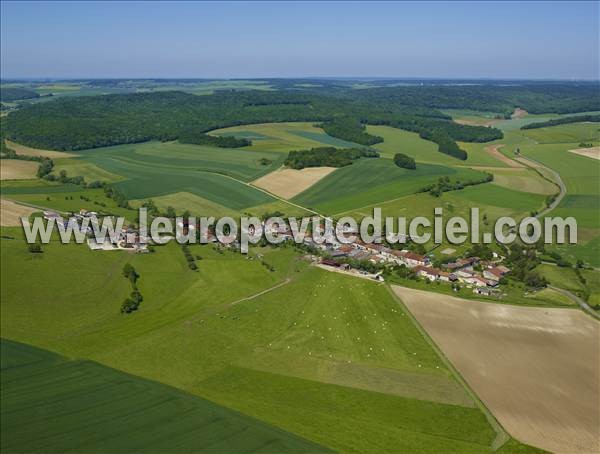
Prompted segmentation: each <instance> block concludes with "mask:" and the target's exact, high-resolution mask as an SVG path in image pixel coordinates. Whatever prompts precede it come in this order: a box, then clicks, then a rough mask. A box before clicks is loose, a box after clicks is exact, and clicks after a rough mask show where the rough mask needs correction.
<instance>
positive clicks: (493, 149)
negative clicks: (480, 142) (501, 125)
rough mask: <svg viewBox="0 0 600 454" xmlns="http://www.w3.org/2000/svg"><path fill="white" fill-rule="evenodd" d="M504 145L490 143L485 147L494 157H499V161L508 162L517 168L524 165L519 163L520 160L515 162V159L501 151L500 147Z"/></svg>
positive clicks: (510, 165)
mask: <svg viewBox="0 0 600 454" xmlns="http://www.w3.org/2000/svg"><path fill="white" fill-rule="evenodd" d="M503 146H504V145H503V144H498V145H488V146H487V147H485V151H486V152H487V153H488V154H489V155H491V156H493V157H494V158H496V159H498V160H499V161H502V162H503V163H504V164H506V165H507V166H509V167H515V168H519V167H523V165H522V164H519V163H518V162H515V161H514V160H513V159H510V158H508V157H506V156H504V155H503V154H502V153H500V151H499V150H498V149H499V148H500V147H503Z"/></svg>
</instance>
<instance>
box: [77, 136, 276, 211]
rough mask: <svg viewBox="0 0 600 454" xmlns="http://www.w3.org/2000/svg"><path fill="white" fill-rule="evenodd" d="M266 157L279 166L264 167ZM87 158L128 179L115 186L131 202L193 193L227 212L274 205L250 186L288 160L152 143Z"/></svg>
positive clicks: (99, 152)
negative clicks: (178, 193)
mask: <svg viewBox="0 0 600 454" xmlns="http://www.w3.org/2000/svg"><path fill="white" fill-rule="evenodd" d="M263 157H267V158H269V159H271V160H272V161H273V163H272V164H271V165H270V166H261V165H260V164H259V162H258V161H259V160H260V159H261V158H263ZM81 159H84V160H85V161H87V162H89V163H92V164H94V165H95V166H97V167H99V168H101V169H103V170H105V171H107V172H110V173H111V174H115V175H120V176H122V177H125V178H127V179H126V180H124V181H119V182H118V183H116V184H115V186H116V187H117V188H119V189H121V190H122V191H123V192H124V193H125V194H126V196H127V197H128V198H130V199H142V198H150V197H158V196H164V195H167V194H172V193H177V192H190V193H192V194H196V195H198V196H200V197H203V198H205V199H207V200H210V201H211V202H214V203H217V204H220V205H223V206H225V207H227V208H231V209H242V208H246V207H250V206H254V205H259V204H262V203H268V202H271V201H272V200H273V199H272V198H271V197H270V196H269V195H267V194H265V193H263V192H261V191H258V190H256V189H254V188H252V187H249V186H247V185H246V184H245V183H244V182H246V181H250V180H253V179H255V178H257V177H259V176H261V175H263V174H265V173H267V172H269V171H270V170H273V169H275V168H276V167H279V165H280V164H281V161H282V159H283V156H281V155H278V154H274V153H267V152H261V153H256V152H251V151H247V150H241V149H234V150H232V149H224V148H211V147H203V146H198V145H183V144H178V143H160V142H148V143H143V144H133V145H119V146H115V147H108V148H101V149H95V150H87V151H84V152H82V158H81ZM84 176H85V175H84ZM238 180H239V181H238Z"/></svg>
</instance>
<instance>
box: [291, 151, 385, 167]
mask: <svg viewBox="0 0 600 454" xmlns="http://www.w3.org/2000/svg"><path fill="white" fill-rule="evenodd" d="M378 157H379V153H377V152H376V151H374V150H370V149H368V148H343V149H341V150H340V149H337V148H334V147H317V148H311V149H310V150H295V151H290V152H289V154H288V157H287V159H286V160H285V162H284V164H285V165H286V166H288V167H291V168H292V169H296V170H300V169H304V168H305V167H344V166H348V165H350V164H352V161H354V160H356V159H360V158H378Z"/></svg>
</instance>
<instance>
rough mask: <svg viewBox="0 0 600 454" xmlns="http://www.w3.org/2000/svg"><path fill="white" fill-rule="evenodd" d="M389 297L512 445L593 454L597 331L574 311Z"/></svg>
mask: <svg viewBox="0 0 600 454" xmlns="http://www.w3.org/2000/svg"><path fill="white" fill-rule="evenodd" d="M394 292H395V293H396V295H398V296H399V297H400V299H401V300H402V301H403V302H404V304H405V305H406V306H407V307H408V309H409V310H410V312H411V313H412V314H413V315H414V316H415V317H416V318H417V320H418V321H419V323H420V324H421V325H422V326H423V328H425V330H426V331H427V332H428V333H429V335H430V336H431V337H432V339H433V340H434V342H435V343H436V344H437V345H438V346H439V347H440V348H441V350H442V351H443V352H444V354H445V355H446V356H447V357H448V359H449V360H450V361H451V362H452V364H454V366H455V367H456V368H457V369H458V371H459V372H460V373H461V374H462V376H463V377H464V378H465V379H466V380H467V382H468V383H469V385H470V386H471V387H472V388H473V390H474V391H475V392H476V393H477V395H478V396H479V397H480V398H481V400H482V401H483V402H484V403H485V404H486V406H487V407H488V408H489V409H490V410H491V412H492V413H493V414H494V416H495V417H496V418H497V419H498V421H499V422H500V423H501V424H502V426H504V428H505V429H506V430H507V431H508V432H509V433H510V434H511V435H512V436H513V437H515V438H517V439H518V440H520V441H522V442H525V443H528V444H530V445H533V446H537V447H539V448H543V449H546V450H549V451H552V452H557V453H591V452H600V405H598V404H599V402H600V367H599V366H600V323H598V322H597V321H595V320H593V319H592V318H591V317H589V316H587V315H585V314H584V313H583V312H581V311H579V310H578V309H548V308H536V307H519V306H511V305H506V304H495V303H484V302H479V301H472V300H464V299H460V298H455V297H451V296H447V295H442V294H439V293H431V292H425V291H421V290H413V289H407V288H404V287H398V286H394Z"/></svg>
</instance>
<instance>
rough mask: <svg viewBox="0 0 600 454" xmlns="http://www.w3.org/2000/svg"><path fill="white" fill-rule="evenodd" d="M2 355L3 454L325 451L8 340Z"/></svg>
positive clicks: (153, 386) (176, 394)
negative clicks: (42, 453) (20, 453)
mask: <svg viewBox="0 0 600 454" xmlns="http://www.w3.org/2000/svg"><path fill="white" fill-rule="evenodd" d="M0 348H1V353H2V355H1V383H2V397H1V403H2V410H1V413H0V414H1V415H2V418H1V420H2V423H1V427H2V441H1V447H2V451H3V452H33V451H43V452H66V451H78V452H124V453H125V452H132V451H137V450H143V451H144V452H156V453H160V452H191V451H195V452H198V451H205V450H210V451H213V452H265V453H266V452H272V453H280V452H308V451H310V452H324V451H326V449H324V448H322V447H320V446H318V445H316V444H314V443H310V442H308V441H306V440H303V439H301V438H299V437H297V436H295V435H293V434H291V433H286V432H284V431H282V430H279V429H277V428H275V427H273V426H269V425H267V424H264V423H262V422H260V421H257V420H255V419H252V418H249V417H247V416H244V415H241V414H239V413H236V412H233V411H231V410H229V409H227V408H224V407H221V406H219V405H215V404H214V403H212V402H209V401H207V400H204V399H201V398H198V397H195V396H192V395H190V394H187V393H184V392H182V391H179V390H177V389H175V388H171V387H168V386H165V385H161V384H159V383H156V382H152V381H148V380H144V379H141V378H139V377H134V376H132V375H128V374H125V373H123V372H119V371H116V370H114V369H110V368H108V367H105V366H102V365H100V364H98V363H94V362H91V361H77V360H70V359H68V358H65V357H62V356H59V355H56V354H53V353H51V352H49V351H47V350H41V349H38V348H35V347H31V346H28V345H25V344H20V343H15V342H11V341H8V340H5V339H2V340H1V341H0ZM124 428H126V433H127V435H126V436H125V435H124V430H123V429H124Z"/></svg>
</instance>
